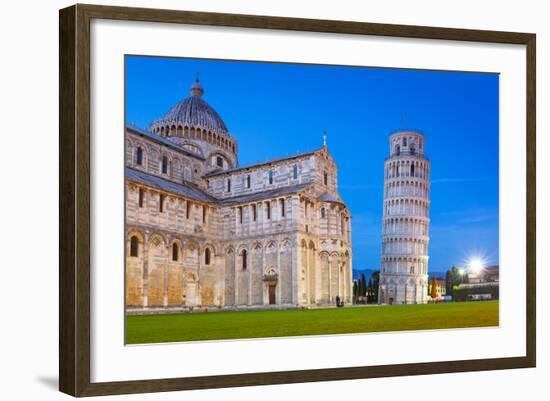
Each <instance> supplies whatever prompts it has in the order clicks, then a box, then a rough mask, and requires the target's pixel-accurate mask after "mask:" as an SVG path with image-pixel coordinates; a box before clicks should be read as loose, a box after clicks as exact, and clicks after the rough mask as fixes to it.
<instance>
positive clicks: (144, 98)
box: [126, 56, 499, 272]
mask: <svg viewBox="0 0 550 401" xmlns="http://www.w3.org/2000/svg"><path fill="white" fill-rule="evenodd" d="M197 73H199V74H200V80H201V84H202V85H203V87H204V89H205V93H204V97H203V98H204V99H205V100H206V101H207V102H208V103H209V104H210V105H211V106H212V107H214V108H215V109H216V110H217V112H218V113H219V114H220V116H221V117H222V118H223V120H224V121H225V123H226V125H227V126H228V127H229V130H230V132H231V134H232V135H234V136H235V137H236V138H237V140H238V143H239V163H240V165H248V164H253V163H256V162H259V161H264V160H267V159H272V158H278V157H284V156H286V155H292V154H295V153H297V152H304V151H307V150H313V149H317V148H319V147H320V146H321V145H322V135H323V130H326V131H327V141H328V147H329V150H330V152H331V153H332V155H333V156H334V158H335V160H336V162H337V164H338V168H339V191H340V195H341V196H342V197H343V199H344V201H345V202H346V203H347V205H348V207H349V208H350V211H351V213H352V216H353V219H352V235H353V254H354V261H353V263H354V268H355V269H378V266H379V260H380V252H381V242H380V240H381V230H382V229H381V218H382V194H383V169H384V158H385V157H386V156H387V154H388V135H389V134H390V133H391V132H392V131H394V130H398V129H417V130H420V131H422V132H423V133H424V134H425V136H426V153H427V155H428V157H429V158H430V160H431V180H432V187H431V209H430V218H431V224H430V237H431V238H430V245H429V255H430V261H429V271H432V272H434V271H444V270H447V269H448V268H449V267H451V266H452V265H455V266H460V265H464V263H465V262H466V261H467V260H468V259H469V258H470V257H472V256H478V257H481V258H483V259H484V260H485V261H486V263H489V264H498V216H499V214H498V205H499V204H498V189H499V186H498V130H499V127H498V96H499V95H498V90H499V89H498V85H499V77H498V75H497V74H485V73H463V72H441V71H419V70H398V69H384V68H365V67H343V66H319V65H303V64H282V63H259V62H239V61H218V60H195V59H181V58H157V57H138V56H127V57H126V106H127V108H126V113H127V114H126V118H127V123H133V124H137V125H138V126H140V127H142V128H145V127H147V126H148V125H149V124H150V123H151V122H152V121H153V120H155V119H157V118H159V117H161V116H162V115H164V114H165V113H166V112H167V111H168V110H169V108H170V107H172V106H173V105H174V104H175V103H177V102H178V101H180V100H182V99H183V98H185V97H187V96H189V87H190V85H191V84H192V83H193V81H194V79H195V76H196V74H197Z"/></svg>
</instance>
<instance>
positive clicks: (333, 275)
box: [125, 79, 352, 313]
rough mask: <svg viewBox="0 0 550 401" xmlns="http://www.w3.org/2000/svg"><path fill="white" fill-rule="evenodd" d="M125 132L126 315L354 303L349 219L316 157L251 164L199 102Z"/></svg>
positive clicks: (326, 155) (321, 154) (324, 158)
mask: <svg viewBox="0 0 550 401" xmlns="http://www.w3.org/2000/svg"><path fill="white" fill-rule="evenodd" d="M203 96H204V89H203V87H202V86H201V84H200V83H199V81H198V79H197V80H195V82H194V84H193V85H192V86H191V90H190V96H189V97H187V98H186V99H184V100H182V101H181V102H179V103H177V104H176V105H174V106H173V107H172V108H171V109H170V110H169V111H168V112H167V113H166V114H165V115H164V117H162V118H160V119H158V120H156V121H154V122H153V123H152V124H151V125H150V126H149V128H148V129H147V130H143V129H140V128H137V127H135V126H131V125H130V126H127V127H126V130H125V152H126V154H125V164H126V167H125V169H126V171H125V186H126V187H125V191H126V196H125V202H126V205H125V206H126V232H125V235H126V252H125V255H126V256H125V258H126V268H125V270H126V273H125V274H126V292H125V293H126V308H127V310H128V311H129V312H137V313H139V312H140V311H146V310H154V311H171V310H191V309H193V308H197V307H201V308H207V307H210V308H212V307H215V308H220V309H254V308H292V307H314V306H322V305H331V304H335V303H336V300H337V298H338V299H340V300H341V301H343V302H344V303H348V304H349V303H351V302H352V251H351V215H350V212H349V210H348V208H347V207H346V205H345V203H344V202H343V201H342V199H341V197H340V196H339V194H338V179H337V172H338V170H337V166H336V162H335V160H334V159H333V157H332V156H331V154H330V152H329V150H328V148H327V146H326V139H325V143H324V144H323V146H322V147H320V148H319V149H318V150H315V151H312V152H307V153H302V154H298V155H295V156H292V157H286V158H280V159H275V160H270V161H266V162H264V163H259V164H255V165H249V166H240V165H239V163H238V143H237V140H236V137H235V136H234V135H232V134H230V132H229V129H228V127H227V126H226V125H225V123H224V121H223V120H222V118H221V117H220V116H219V114H218V113H217V112H216V111H215V110H214V109H213V108H212V107H211V106H210V105H209V104H208V103H207V102H206V101H205V100H204V99H203Z"/></svg>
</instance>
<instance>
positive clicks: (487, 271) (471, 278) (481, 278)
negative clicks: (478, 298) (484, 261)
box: [467, 265, 499, 284]
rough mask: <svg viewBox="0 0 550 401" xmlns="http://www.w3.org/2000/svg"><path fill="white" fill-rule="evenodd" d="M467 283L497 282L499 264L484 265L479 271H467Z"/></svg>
mask: <svg viewBox="0 0 550 401" xmlns="http://www.w3.org/2000/svg"><path fill="white" fill-rule="evenodd" d="M467 274H468V280H467V281H468V283H469V284H481V283H498V281H499V266H498V265H495V266H486V267H484V268H482V269H481V270H480V271H479V272H475V273H474V272H469V273H467Z"/></svg>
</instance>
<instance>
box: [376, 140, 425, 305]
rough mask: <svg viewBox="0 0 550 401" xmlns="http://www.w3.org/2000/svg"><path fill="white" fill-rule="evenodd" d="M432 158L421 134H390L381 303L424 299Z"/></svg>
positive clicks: (385, 193)
mask: <svg viewBox="0 0 550 401" xmlns="http://www.w3.org/2000/svg"><path fill="white" fill-rule="evenodd" d="M429 209H430V161H429V160H428V159H427V158H426V157H425V155H424V136H423V135H422V134H421V133H419V132H412V131H398V132H394V133H393V134H391V135H390V156H389V157H388V158H386V160H385V163H384V210H383V217H382V260H381V263H380V287H379V291H378V297H379V298H378V301H379V303H381V304H405V303H406V304H414V303H425V302H427V296H428V294H427V287H428V240H429V237H428V234H429V231H428V227H429V223H430V219H429Z"/></svg>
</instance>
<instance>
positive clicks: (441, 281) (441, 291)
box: [428, 278, 447, 297]
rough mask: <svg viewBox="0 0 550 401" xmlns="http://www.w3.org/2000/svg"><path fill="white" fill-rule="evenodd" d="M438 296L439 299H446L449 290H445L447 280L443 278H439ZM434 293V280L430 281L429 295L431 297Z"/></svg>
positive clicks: (437, 280)
mask: <svg viewBox="0 0 550 401" xmlns="http://www.w3.org/2000/svg"><path fill="white" fill-rule="evenodd" d="M436 282H437V296H438V297H440V296H441V297H444V296H445V295H447V290H446V288H445V284H446V283H445V280H444V279H442V278H437V279H436ZM431 293H432V280H428V295H431Z"/></svg>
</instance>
